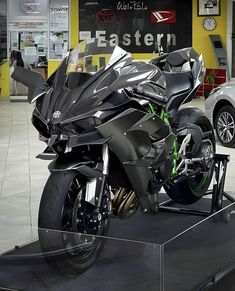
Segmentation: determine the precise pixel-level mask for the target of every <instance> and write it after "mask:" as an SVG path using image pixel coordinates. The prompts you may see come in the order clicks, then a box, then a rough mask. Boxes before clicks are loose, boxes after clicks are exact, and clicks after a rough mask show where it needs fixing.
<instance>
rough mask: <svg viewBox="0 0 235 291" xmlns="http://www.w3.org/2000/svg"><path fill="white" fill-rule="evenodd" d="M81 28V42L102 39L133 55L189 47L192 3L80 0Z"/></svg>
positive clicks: (190, 43)
mask: <svg viewBox="0 0 235 291" xmlns="http://www.w3.org/2000/svg"><path fill="white" fill-rule="evenodd" d="M110 2H111V3H110ZM79 29H80V31H79V39H80V40H84V39H89V38H94V37H98V38H100V39H101V40H102V39H105V40H108V41H110V42H111V45H115V44H117V45H119V46H121V47H122V48H124V49H125V50H127V51H129V52H132V53H152V52H154V51H155V52H158V51H159V50H162V51H164V52H168V51H172V50H175V49H178V48H182V47H189V46H192V1H188V0H182V1H175V0H165V1H156V0H145V1H117V0H114V1H107V0H97V1H88V0H80V1H79Z"/></svg>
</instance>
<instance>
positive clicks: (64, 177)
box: [12, 40, 215, 274]
mask: <svg viewBox="0 0 235 291" xmlns="http://www.w3.org/2000/svg"><path fill="white" fill-rule="evenodd" d="M204 75H205V68H204V65H203V58H202V56H201V55H198V54H197V53H196V52H195V51H194V50H193V49H192V48H186V49H181V50H177V51H174V52H171V53H169V54H163V55H161V56H160V57H158V58H156V59H153V60H152V61H151V62H150V63H145V62H141V61H133V60H132V59H131V56H130V54H129V53H127V52H126V51H124V50H123V49H121V48H120V47H118V46H116V47H111V46H110V44H109V43H108V42H104V41H101V40H90V41H87V42H82V43H80V44H79V45H78V47H77V48H76V49H74V50H73V51H71V52H70V54H68V55H67V57H65V59H64V60H63V61H62V63H61V64H60V66H59V68H58V69H57V70H56V72H55V73H54V74H53V75H52V76H51V77H50V78H49V79H48V80H47V81H45V80H44V79H43V78H42V76H41V75H40V74H39V73H36V72H32V71H29V70H26V69H23V68H20V67H18V68H16V69H15V71H14V72H13V75H12V77H13V78H14V79H15V80H16V81H19V82H22V83H23V84H25V85H26V86H28V88H29V96H28V101H29V102H30V103H34V104H35V109H34V111H33V115H32V123H33V125H34V126H35V128H36V129H37V130H38V132H39V134H40V139H41V140H43V141H45V142H46V143H47V145H48V147H47V149H46V150H45V151H44V153H42V154H41V155H39V157H40V158H43V159H53V161H52V162H51V163H50V164H49V170H50V176H49V178H48V181H47V183H46V185H45V188H44V191H43V194H42V198H41V203H40V209H39V219H38V227H39V239H40V243H41V247H42V250H43V251H44V252H45V253H48V254H53V253H57V258H56V260H54V256H53V255H51V256H50V255H48V256H47V260H48V261H49V262H50V263H52V264H53V265H54V266H56V267H57V268H59V269H61V270H62V271H63V272H66V273H68V274H79V273H82V272H84V271H85V270H87V269H88V268H89V267H91V265H92V264H93V263H94V262H95V260H96V259H97V258H98V256H99V254H100V253H101V250H102V247H103V240H102V239H100V238H99V237H100V236H107V234H108V228H109V221H110V216H111V215H112V216H117V217H118V218H121V219H125V218H128V217H130V216H132V215H133V214H135V212H136V211H137V209H138V208H139V207H140V208H141V210H142V211H143V212H144V213H154V212H155V211H156V210H157V208H158V193H159V190H160V189H161V188H162V187H164V189H165V191H166V193H167V194H168V195H169V197H170V198H171V199H173V200H174V201H176V202H178V203H181V204H190V203H194V202H196V201H198V200H199V199H200V198H201V197H202V196H203V195H204V194H205V193H206V191H207V189H208V187H209V184H210V182H211V179H212V175H213V167H214V164H213V156H214V153H215V139H214V134H213V129H212V126H211V124H210V122H209V120H208V119H207V118H206V116H205V115H204V113H203V112H202V111H200V110H199V109H197V108H184V109H181V110H179V107H180V106H181V105H182V104H184V103H187V102H189V101H191V100H192V99H193V97H194V96H195V94H196V92H197V89H198V88H199V86H200V84H201V82H202V80H203V78H204ZM40 229H52V230H59V232H58V231H52V232H46V231H41V230H40ZM71 232H72V233H74V232H75V233H76V236H75V235H71V234H70V235H69V233H71ZM77 233H78V234H79V235H78V234H77ZM86 234H87V235H90V236H87V237H88V238H90V239H87V237H86ZM84 237H85V239H84ZM59 250H63V251H62V252H59ZM58 256H59V258H60V257H61V258H62V260H60V259H58Z"/></svg>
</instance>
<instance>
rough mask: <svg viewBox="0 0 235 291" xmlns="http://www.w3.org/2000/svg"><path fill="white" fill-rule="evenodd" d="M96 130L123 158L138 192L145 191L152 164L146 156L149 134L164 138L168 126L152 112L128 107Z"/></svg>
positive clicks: (138, 193)
mask: <svg viewBox="0 0 235 291" xmlns="http://www.w3.org/2000/svg"><path fill="white" fill-rule="evenodd" d="M97 130H98V131H99V132H100V134H101V135H102V136H103V137H105V138H110V140H109V141H108V144H109V145H110V148H111V149H112V151H113V152H114V153H115V155H116V156H117V158H118V159H119V160H120V161H121V162H122V164H123V167H124V169H125V171H126V174H127V176H128V178H129V180H130V182H131V184H132V186H133V189H134V190H135V192H136V193H137V195H139V196H141V195H144V194H146V192H147V188H148V182H149V176H150V168H151V164H154V159H151V160H148V158H146V156H147V155H148V153H149V152H150V151H151V149H152V142H151V138H150V136H151V135H156V136H159V140H160V139H163V138H165V137H167V136H168V135H169V127H168V126H167V125H166V124H165V123H164V122H163V121H162V120H161V119H160V118H159V117H158V116H156V115H155V114H152V113H146V112H142V111H139V110H135V109H128V110H126V111H124V112H123V113H121V114H119V115H118V116H117V117H115V118H113V119H112V120H110V121H109V122H107V123H105V124H102V125H100V126H98V127H97ZM158 133H160V134H159V135H158ZM145 158H146V159H145ZM156 159H157V157H156ZM142 162H143V164H142V165H141V163H142Z"/></svg>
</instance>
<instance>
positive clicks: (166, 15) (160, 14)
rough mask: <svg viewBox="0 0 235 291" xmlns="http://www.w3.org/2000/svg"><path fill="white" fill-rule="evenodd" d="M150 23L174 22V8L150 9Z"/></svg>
mask: <svg viewBox="0 0 235 291" xmlns="http://www.w3.org/2000/svg"><path fill="white" fill-rule="evenodd" d="M151 23H153V24H154V23H157V24H159V23H162V24H165V23H176V11H175V10H162V11H151Z"/></svg>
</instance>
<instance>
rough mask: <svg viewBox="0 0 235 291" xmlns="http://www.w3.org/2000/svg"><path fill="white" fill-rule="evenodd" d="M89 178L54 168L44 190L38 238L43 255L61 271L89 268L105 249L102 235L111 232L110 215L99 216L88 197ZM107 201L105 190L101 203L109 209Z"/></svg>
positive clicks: (40, 208)
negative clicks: (86, 199)
mask: <svg viewBox="0 0 235 291" xmlns="http://www.w3.org/2000/svg"><path fill="white" fill-rule="evenodd" d="M86 182H87V181H86V178H85V177H84V176H82V175H80V174H79V173H78V172H76V171H64V172H63V171H62V172H52V173H51V174H50V176H49V178H48V180H47V183H46V185H45V187H44V190H43V194H42V198H41V202H40V207H39V216H38V228H39V229H38V234H39V241H40V245H41V250H42V254H43V256H44V258H45V259H46V261H47V262H48V263H49V264H50V265H51V266H52V267H53V268H55V269H56V271H58V272H59V273H60V274H64V275H71V276H75V275H78V274H81V273H83V272H85V271H86V270H87V269H89V268H90V267H91V266H92V265H93V264H94V263H95V261H96V260H97V259H98V257H99V255H100V254H101V252H102V249H103V246H104V239H102V238H100V236H107V234H108V229H109V215H108V214H107V216H103V217H102V218H100V217H99V218H98V217H97V214H96V213H97V212H96V208H95V206H93V205H92V204H90V203H88V202H86V201H85V192H86ZM108 203H109V195H108V193H107V192H106V193H105V195H103V201H102V206H103V207H105V209H108ZM106 204H107V205H106ZM97 236H98V237H97Z"/></svg>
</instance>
